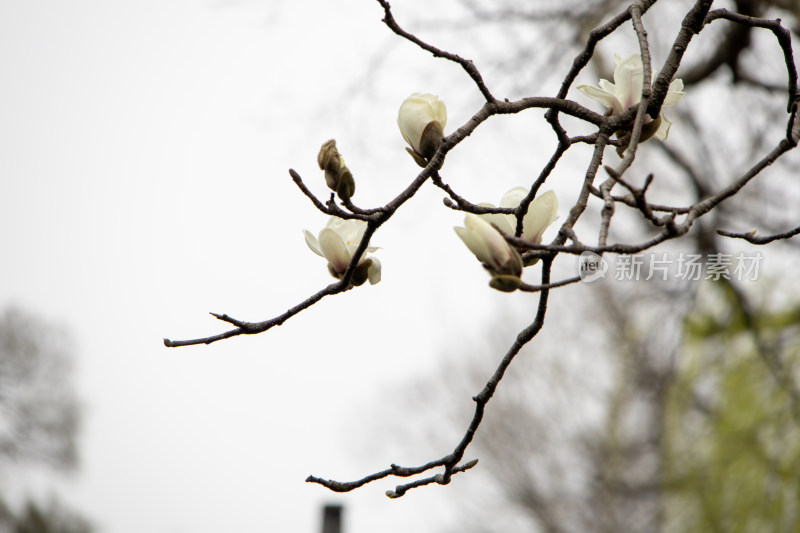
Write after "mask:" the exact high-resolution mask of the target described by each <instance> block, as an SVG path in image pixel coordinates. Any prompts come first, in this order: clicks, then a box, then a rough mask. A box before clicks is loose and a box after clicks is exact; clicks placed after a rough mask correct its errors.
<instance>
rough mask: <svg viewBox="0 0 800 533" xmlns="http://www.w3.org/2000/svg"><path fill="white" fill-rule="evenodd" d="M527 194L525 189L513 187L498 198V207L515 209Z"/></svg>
mask: <svg viewBox="0 0 800 533" xmlns="http://www.w3.org/2000/svg"><path fill="white" fill-rule="evenodd" d="M528 192H529V191H528V189H526V188H525V187H514V188H513V189H511V190H510V191H508V192H507V193H505V194H504V195H503V197H502V198H500V207H517V206H518V205H519V204H521V203H522V199H523V198H525V197H526V196H527V195H528Z"/></svg>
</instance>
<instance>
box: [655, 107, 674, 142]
mask: <svg viewBox="0 0 800 533" xmlns="http://www.w3.org/2000/svg"><path fill="white" fill-rule="evenodd" d="M670 126H672V122H670V121H669V120H667V117H665V116H664V113H661V124H659V126H658V129H657V130H656V132H655V133H654V134H653V137H655V138H656V139H658V140H659V141H665V140H667V135H669V127H670Z"/></svg>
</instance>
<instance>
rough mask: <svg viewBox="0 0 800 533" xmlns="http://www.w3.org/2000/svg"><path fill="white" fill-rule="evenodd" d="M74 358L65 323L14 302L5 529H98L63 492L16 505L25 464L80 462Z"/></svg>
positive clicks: (9, 319) (0, 329) (6, 333)
mask: <svg viewBox="0 0 800 533" xmlns="http://www.w3.org/2000/svg"><path fill="white" fill-rule="evenodd" d="M73 359H74V355H73V346H72V342H71V340H70V338H69V335H67V333H66V332H65V331H64V330H63V329H62V328H59V327H57V326H54V325H51V324H49V323H47V322H45V321H43V320H41V319H39V318H37V317H35V316H33V315H31V314H29V313H27V312H24V311H22V310H20V309H16V308H13V307H12V308H8V309H6V311H5V312H4V313H3V314H2V315H0V531H3V532H6V531H7V532H13V533H87V532H89V531H91V527H90V526H89V524H88V522H86V520H85V519H83V518H82V517H80V516H79V515H78V514H76V513H74V512H72V511H70V510H68V509H67V508H66V507H65V506H64V505H63V504H62V503H60V502H59V501H58V499H56V498H55V497H53V498H51V499H50V501H49V502H48V503H40V502H38V501H36V500H34V499H30V497H28V500H27V501H26V502H24V503H23V504H21V505H18V506H12V505H11V504H10V503H9V500H10V499H12V498H19V497H20V496H21V494H20V492H21V491H22V490H23V487H22V486H21V483H19V480H20V477H21V471H23V470H24V469H25V468H35V467H39V468H41V467H44V468H47V469H49V470H54V471H62V472H64V471H71V470H74V469H75V468H76V467H77V464H78V429H79V423H80V403H79V401H78V398H77V395H76V393H75V390H74V384H73V382H72V364H73ZM14 479H16V480H17V482H14ZM15 507H19V509H18V510H17V509H15Z"/></svg>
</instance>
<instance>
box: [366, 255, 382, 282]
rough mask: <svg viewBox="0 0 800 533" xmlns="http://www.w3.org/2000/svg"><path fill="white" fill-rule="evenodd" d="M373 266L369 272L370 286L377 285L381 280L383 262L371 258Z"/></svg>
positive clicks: (371, 265)
mask: <svg viewBox="0 0 800 533" xmlns="http://www.w3.org/2000/svg"><path fill="white" fill-rule="evenodd" d="M369 260H370V261H371V264H370V266H369V270H367V279H369V284H370V285H375V284H376V283H378V282H379V281H380V280H381V262H380V261H378V259H377V258H375V257H370V258H369Z"/></svg>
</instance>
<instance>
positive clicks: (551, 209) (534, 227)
mask: <svg viewBox="0 0 800 533" xmlns="http://www.w3.org/2000/svg"><path fill="white" fill-rule="evenodd" d="M527 194H528V189H526V188H525V187H515V188H514V189H511V190H510V191H508V192H507V193H505V194H504V195H503V198H501V199H500V207H512V208H513V207H517V206H518V205H519V204H520V203H521V202H522V199H523V198H525V196H526V195H527ZM480 205H482V206H484V207H494V206H493V205H492V204H489V203H482V204H480ZM480 216H481V217H482V218H483V219H484V220H486V221H488V222H490V223H492V224H494V225H495V226H497V228H498V229H499V230H500V231H502V232H503V233H505V234H506V235H514V232H515V230H516V228H517V219H516V217H515V216H514V215H504V214H500V213H496V214H486V215H480ZM556 218H558V198H557V197H556V193H554V192H553V191H547V192H546V193H544V194H541V195H539V196H537V197H536V198H534V200H533V201H532V202H531V203H530V205H529V206H528V211H527V212H526V213H525V215H524V216H523V217H522V235H521V237H522V238H523V239H524V240H526V241H528V242H533V243H536V244H541V242H542V234H543V233H544V230H546V229H547V227H548V226H550V224H552V223H553V222H554V221H555V220H556Z"/></svg>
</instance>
